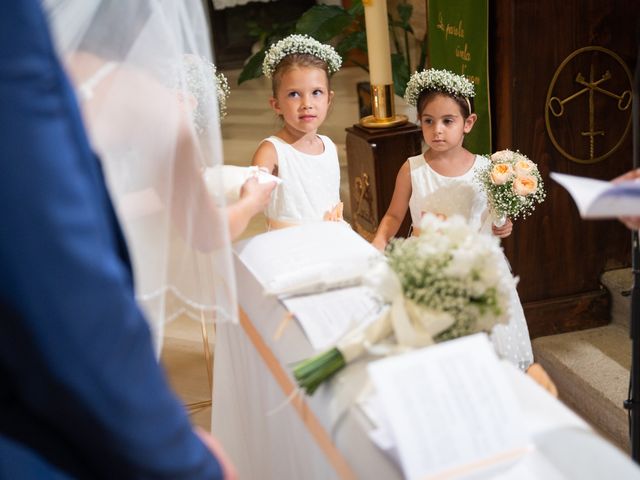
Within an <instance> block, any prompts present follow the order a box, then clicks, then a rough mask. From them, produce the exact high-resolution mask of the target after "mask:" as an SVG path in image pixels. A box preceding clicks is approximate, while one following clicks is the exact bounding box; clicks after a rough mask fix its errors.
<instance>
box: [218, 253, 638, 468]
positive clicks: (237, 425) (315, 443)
mask: <svg viewBox="0 0 640 480" xmlns="http://www.w3.org/2000/svg"><path fill="white" fill-rule="evenodd" d="M242 248H243V247H242V244H240V245H238V246H237V250H239V251H241V250H242ZM236 270H237V275H238V280H239V284H241V285H242V286H243V288H242V290H241V291H240V292H239V296H240V304H241V307H242V309H243V310H244V312H245V313H246V316H245V315H244V314H241V319H240V323H241V327H238V326H236V325H222V326H221V327H220V328H219V329H218V330H217V338H216V362H215V366H216V368H215V374H214V375H215V376H214V378H215V386H214V399H213V417H212V427H213V433H214V434H215V435H216V436H217V437H218V438H219V439H220V440H221V441H222V443H223V444H224V445H225V448H226V450H227V452H228V453H229V455H230V456H231V458H232V460H233V461H234V463H235V464H236V465H237V466H238V470H239V476H240V478H243V479H247V480H254V479H256V480H257V479H278V480H287V479H291V480H293V479H296V480H297V479H301V478H304V479H305V480H314V479H317V480H324V479H329V478H362V479H369V478H371V479H374V478H376V479H377V478H384V479H385V480H393V479H400V478H402V472H401V470H400V467H399V466H398V464H397V463H396V462H395V461H394V460H393V459H392V458H391V457H390V456H389V455H387V454H386V453H384V452H383V451H382V450H380V449H379V448H378V447H377V446H375V445H374V443H373V442H372V440H371V439H370V438H369V433H370V432H371V431H372V430H373V426H372V424H371V423H370V422H369V420H368V418H367V417H366V416H365V415H364V414H363V413H362V411H361V409H360V408H359V407H358V406H357V405H356V404H355V403H356V399H357V398H358V396H359V394H360V392H361V391H362V388H363V386H364V385H365V383H366V382H367V379H366V370H365V368H364V367H365V366H366V363H367V359H364V360H362V361H358V362H356V363H354V364H351V365H349V366H348V367H347V368H346V369H345V370H344V371H343V372H341V373H340V374H338V376H337V377H336V378H335V379H334V380H332V381H331V382H330V383H328V384H326V385H324V386H322V387H321V388H320V389H319V390H318V391H317V392H316V393H315V394H314V396H312V397H303V396H302V393H298V395H297V396H296V395H295V394H294V395H291V392H292V391H293V390H294V386H295V383H294V380H293V378H292V375H291V373H290V371H291V366H292V365H293V364H294V363H295V362H297V361H300V360H301V359H304V358H308V357H309V356H310V355H312V354H313V353H315V352H314V351H313V349H312V348H311V345H310V344H309V342H308V340H307V339H306V337H305V335H304V333H303V331H302V328H301V327H300V325H299V324H298V323H297V322H296V321H295V320H294V321H290V322H289V323H288V324H287V326H286V327H285V328H284V330H283V333H282V335H281V336H280V337H278V336H277V334H276V332H277V331H279V330H280V327H281V325H282V321H283V318H285V316H286V314H287V312H286V310H285V308H284V306H283V304H282V303H281V302H279V301H278V300H277V299H276V298H275V297H272V296H265V295H264V294H263V287H262V286H261V285H260V284H259V282H258V281H257V279H256V278H255V276H254V274H253V273H251V271H250V269H249V268H247V266H245V265H244V264H243V263H242V262H241V261H240V260H238V259H237V258H236ZM504 368H505V370H506V373H507V374H508V378H509V380H510V381H511V382H512V385H513V387H514V390H515V393H516V397H517V400H518V403H519V407H520V408H521V410H522V411H523V413H524V416H525V421H526V422H525V423H526V428H527V433H528V434H529V435H530V437H531V438H532V439H533V444H534V446H535V448H534V449H533V450H532V451H531V452H530V453H528V454H526V455H525V456H524V457H521V459H520V460H518V461H517V462H515V463H513V464H510V465H508V469H507V470H503V471H502V472H500V473H499V475H502V476H500V477H493V476H492V477H491V478H501V479H503V480H506V479H522V478H529V479H545V480H548V479H550V478H582V479H594V480H595V479H599V478H638V476H639V475H640V470H638V468H637V467H636V466H635V465H634V464H633V463H632V462H631V461H630V460H629V459H628V458H627V457H626V456H624V455H623V454H621V453H620V452H619V451H618V450H617V449H616V448H614V447H613V446H611V445H610V444H609V443H607V442H605V441H604V440H602V439H601V438H600V437H598V436H597V435H596V434H595V433H594V432H593V431H592V430H591V429H590V428H589V427H588V426H587V424H586V423H585V422H584V421H583V420H581V419H580V418H578V417H577V416H576V415H575V414H574V413H573V412H571V411H570V410H569V409H567V408H566V407H565V406H564V405H563V404H562V403H560V402H559V401H558V400H556V399H555V398H553V397H552V396H550V395H549V394H548V393H547V392H546V391H544V390H543V389H542V388H541V387H539V386H538V385H537V384H535V383H534V382H533V380H531V378H529V377H528V376H527V375H525V374H523V373H522V372H520V371H519V370H517V369H516V368H514V367H513V366H511V365H510V364H508V363H506V362H505V364H504ZM425 408H428V406H425ZM314 420H316V421H317V423H315V424H314ZM323 441H324V442H325V443H323ZM326 441H328V442H329V445H327V443H326ZM343 462H344V463H343ZM550 471H559V472H562V474H563V476H559V477H554V476H550V473H549V472H550ZM495 474H496V473H495V472H494V475H495ZM474 478H475V477H474ZM479 478H486V477H482V476H481V477H479Z"/></svg>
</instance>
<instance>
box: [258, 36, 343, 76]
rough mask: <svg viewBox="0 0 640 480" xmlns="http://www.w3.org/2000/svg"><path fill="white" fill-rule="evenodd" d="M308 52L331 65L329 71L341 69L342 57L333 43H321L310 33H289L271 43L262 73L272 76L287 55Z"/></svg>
mask: <svg viewBox="0 0 640 480" xmlns="http://www.w3.org/2000/svg"><path fill="white" fill-rule="evenodd" d="M294 53H306V54H309V55H313V56H314V57H318V58H319V59H320V60H322V61H324V62H325V63H326V64H327V66H328V67H329V73H335V72H337V71H338V70H340V66H341V65H342V58H341V57H340V55H338V52H336V51H335V49H334V48H333V47H332V46H331V45H327V44H325V43H320V42H319V41H317V40H316V39H314V38H312V37H310V36H308V35H297V34H294V35H289V36H288V37H286V38H283V39H282V40H280V41H279V42H276V43H274V44H273V45H271V47H270V48H269V50H268V51H267V53H266V55H265V57H264V61H263V62H262V73H263V74H264V76H265V77H267V78H271V77H272V76H273V72H275V70H276V67H277V66H278V64H279V63H280V61H281V60H282V59H283V58H284V57H286V56H287V55H291V54H294Z"/></svg>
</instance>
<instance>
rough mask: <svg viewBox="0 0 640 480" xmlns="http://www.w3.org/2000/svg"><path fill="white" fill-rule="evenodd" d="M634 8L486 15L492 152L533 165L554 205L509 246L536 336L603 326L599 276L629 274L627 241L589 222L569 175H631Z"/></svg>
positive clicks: (566, 1)
mask: <svg viewBox="0 0 640 480" xmlns="http://www.w3.org/2000/svg"><path fill="white" fill-rule="evenodd" d="M639 10H640V9H639V7H638V4H637V0H615V1H610V2H604V1H597V0H563V1H557V0H536V1H533V0H531V1H522V0H521V1H518V0H496V1H494V2H491V12H490V32H491V45H490V48H491V50H490V55H489V58H490V65H491V70H492V71H491V78H492V88H491V92H492V95H493V98H492V107H493V112H494V115H493V117H494V136H495V138H494V145H495V146H496V149H503V148H511V149H519V150H520V151H522V152H523V153H525V154H526V155H528V156H529V157H530V158H531V159H532V160H533V161H535V162H537V163H538V165H539V166H540V168H541V171H542V174H543V177H544V179H545V183H546V188H547V194H548V196H547V200H546V201H545V203H544V204H542V205H541V206H539V207H538V208H537V210H536V212H535V214H534V215H533V216H532V217H529V218H527V219H525V220H521V221H518V222H517V223H516V225H515V228H514V234H513V235H512V236H511V237H510V238H509V239H507V240H506V241H505V242H504V248H505V252H506V254H507V256H508V258H509V260H510V261H511V264H512V267H513V270H514V273H515V274H516V275H519V276H520V284H519V287H518V291H519V293H520V296H521V299H522V301H523V303H524V305H525V312H526V314H527V320H528V322H529V328H530V331H531V334H532V336H540V335H546V334H551V333H558V332H561V331H568V330H576V329H581V328H588V327H591V326H595V325H598V324H602V323H606V322H607V321H608V315H609V302H608V296H607V292H606V291H605V290H604V289H603V288H602V287H601V285H600V276H601V274H602V273H603V272H604V271H606V270H610V269H615V268H619V267H625V266H628V265H630V232H629V231H628V230H627V229H625V228H624V227H623V226H622V225H621V224H620V223H619V222H616V221H584V220H582V219H580V217H579V215H578V212H577V209H576V207H575V205H574V203H573V201H572V200H571V198H570V197H569V195H568V193H567V192H566V191H565V190H564V189H563V188H561V187H560V186H559V185H558V184H556V183H554V182H553V181H551V180H550V179H549V172H550V171H555V172H561V173H568V174H573V175H582V176H588V177H593V178H600V179H607V180H608V179H611V178H613V177H615V176H617V175H619V174H621V173H624V172H625V171H627V170H629V169H630V168H631V166H632V142H631V133H630V130H631V129H630V128H629V125H630V122H631V102H630V96H631V95H630V93H631V85H632V83H631V78H630V77H629V73H630V72H633V71H634V68H635V58H636V48H637V47H636V44H635V41H634V39H635V32H636V28H637V22H638V12H639Z"/></svg>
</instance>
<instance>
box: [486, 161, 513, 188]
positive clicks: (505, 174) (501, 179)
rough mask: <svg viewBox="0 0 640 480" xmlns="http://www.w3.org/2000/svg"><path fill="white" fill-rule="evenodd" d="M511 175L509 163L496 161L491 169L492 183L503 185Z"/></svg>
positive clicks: (511, 170)
mask: <svg viewBox="0 0 640 480" xmlns="http://www.w3.org/2000/svg"><path fill="white" fill-rule="evenodd" d="M512 176H513V167H512V166H511V164H509V163H496V164H495V165H494V166H493V168H492V169H491V181H492V182H493V184H494V185H504V184H505V183H506V182H507V181H508V180H509V179H510V178H511V177H512Z"/></svg>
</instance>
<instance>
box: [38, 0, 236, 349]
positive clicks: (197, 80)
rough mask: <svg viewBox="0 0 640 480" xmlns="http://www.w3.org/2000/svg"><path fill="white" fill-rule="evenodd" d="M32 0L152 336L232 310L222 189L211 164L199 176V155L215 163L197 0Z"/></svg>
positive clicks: (212, 103) (217, 137)
mask: <svg viewBox="0 0 640 480" xmlns="http://www.w3.org/2000/svg"><path fill="white" fill-rule="evenodd" d="M44 4H45V8H46V10H47V13H48V15H49V19H50V24H51V26H52V31H53V34H54V38H55V40H56V45H57V48H58V51H59V54H60V56H61V58H62V60H63V62H64V64H65V65H66V67H67V70H68V71H69V73H70V75H71V78H72V81H73V83H74V86H75V88H76V91H77V92H78V97H79V101H80V104H81V108H82V113H83V116H84V119H85V124H86V125H87V128H88V132H89V136H90V139H91V142H92V146H93V148H94V149H95V151H96V153H97V154H98V156H99V157H100V159H101V162H102V166H103V169H104V172H105V176H106V179H107V184H108V187H109V191H110V194H111V197H112V199H113V201H114V204H115V208H116V211H117V213H118V217H119V219H120V222H121V224H122V225H123V227H124V233H125V236H126V240H127V244H128V247H129V250H130V254H131V257H132V263H133V267H134V278H135V289H136V295H137V298H138V300H139V302H140V303H141V305H142V306H143V308H144V309H145V311H146V313H147V317H148V318H149V320H150V324H151V327H152V330H153V331H154V332H155V334H156V335H155V338H156V340H157V345H158V347H159V346H160V342H161V339H162V331H163V325H164V323H165V322H166V321H169V320H171V319H172V318H175V317H176V316H178V315H181V314H187V315H190V316H192V317H194V318H197V319H200V318H201V317H202V316H206V317H207V318H213V317H215V318H216V319H231V320H234V319H235V318H236V310H235V305H236V295H235V277H234V275H233V268H232V264H231V255H230V241H229V234H228V225H227V217H226V210H225V199H224V190H223V188H222V182H221V179H220V178H217V177H216V175H215V172H221V170H222V169H211V171H212V172H213V173H211V174H210V175H209V177H208V179H207V181H208V183H209V184H210V185H211V186H212V188H211V192H212V194H209V193H208V192H207V188H206V186H205V183H204V180H203V178H202V171H203V170H204V168H205V167H213V166H216V165H221V164H222V163H223V160H222V138H221V134H220V126H219V118H218V106H217V100H216V87H215V83H214V81H213V79H212V78H211V77H210V76H209V72H210V69H208V68H206V66H207V64H208V62H211V61H212V54H211V47H210V37H209V32H208V26H207V22H206V16H205V13H204V11H203V3H202V2H201V1H200V0H188V1H180V2H176V1H174V0H136V1H133V2H113V1H111V0H45V2H44ZM194 65H196V67H194ZM198 66H200V67H202V68H198ZM196 119H198V121H199V124H198V126H200V124H202V125H204V126H205V128H204V129H202V128H197V127H196ZM158 349H159V348H158Z"/></svg>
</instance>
